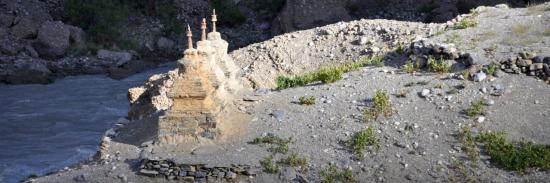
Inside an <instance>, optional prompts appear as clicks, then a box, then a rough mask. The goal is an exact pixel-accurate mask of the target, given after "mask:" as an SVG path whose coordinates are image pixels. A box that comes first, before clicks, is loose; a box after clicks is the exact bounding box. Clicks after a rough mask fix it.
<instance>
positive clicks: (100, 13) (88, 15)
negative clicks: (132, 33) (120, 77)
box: [63, 0, 183, 50]
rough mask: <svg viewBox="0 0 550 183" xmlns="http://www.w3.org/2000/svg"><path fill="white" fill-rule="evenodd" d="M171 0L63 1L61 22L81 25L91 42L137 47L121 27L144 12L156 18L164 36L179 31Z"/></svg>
mask: <svg viewBox="0 0 550 183" xmlns="http://www.w3.org/2000/svg"><path fill="white" fill-rule="evenodd" d="M172 3H173V0H157V1H130V0H121V1H109V0H94V1H85V0H67V1H65V2H64V4H63V7H64V11H63V12H64V15H63V19H64V21H66V22H68V23H69V24H72V25H76V26H78V27H81V28H82V29H83V30H84V31H86V33H87V34H88V35H89V36H88V38H89V39H90V41H91V42H93V43H91V44H92V45H90V46H89V47H91V48H90V49H97V48H96V47H99V48H102V47H108V48H110V49H122V50H130V49H131V50H137V49H139V47H140V45H139V44H138V43H137V42H136V41H135V40H133V39H131V38H127V37H125V36H121V35H122V31H123V27H124V26H125V25H126V24H128V23H131V22H129V17H130V16H135V15H146V16H151V17H155V18H158V19H159V20H160V22H161V23H162V25H163V32H164V33H165V34H166V35H169V34H171V33H174V34H180V33H182V32H183V27H182V24H181V23H180V21H179V20H178V19H177V18H176V17H177V14H178V9H177V6H174V5H172Z"/></svg>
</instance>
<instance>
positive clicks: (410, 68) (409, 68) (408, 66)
mask: <svg viewBox="0 0 550 183" xmlns="http://www.w3.org/2000/svg"><path fill="white" fill-rule="evenodd" d="M403 70H405V72H406V73H409V74H411V73H414V72H417V71H419V70H420V64H419V63H417V64H415V63H413V61H411V60H407V61H406V62H405V65H404V66H403Z"/></svg>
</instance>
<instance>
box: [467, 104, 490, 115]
mask: <svg viewBox="0 0 550 183" xmlns="http://www.w3.org/2000/svg"><path fill="white" fill-rule="evenodd" d="M466 114H468V116H470V117H476V116H479V115H483V114H485V109H484V107H483V101H481V100H480V101H477V102H472V105H471V106H470V108H468V109H466Z"/></svg>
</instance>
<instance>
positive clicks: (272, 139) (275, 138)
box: [249, 135, 290, 144]
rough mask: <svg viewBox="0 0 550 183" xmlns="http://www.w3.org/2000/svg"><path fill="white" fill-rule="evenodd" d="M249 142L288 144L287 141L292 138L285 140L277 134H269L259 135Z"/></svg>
mask: <svg viewBox="0 0 550 183" xmlns="http://www.w3.org/2000/svg"><path fill="white" fill-rule="evenodd" d="M249 143H250V144H287V143H290V139H289V140H284V139H282V138H280V137H278V136H275V135H268V136H265V137H257V138H255V139H254V140H253V141H252V142H249Z"/></svg>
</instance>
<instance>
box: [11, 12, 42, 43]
mask: <svg viewBox="0 0 550 183" xmlns="http://www.w3.org/2000/svg"><path fill="white" fill-rule="evenodd" d="M15 20H16V22H15V25H14V26H13V27H11V33H12V34H13V35H14V36H15V37H17V38H19V39H27V38H34V37H36V33H37V32H38V26H39V25H40V24H39V23H38V22H36V21H35V20H34V19H33V18H32V17H29V16H23V17H17V18H16V19H15Z"/></svg>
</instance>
